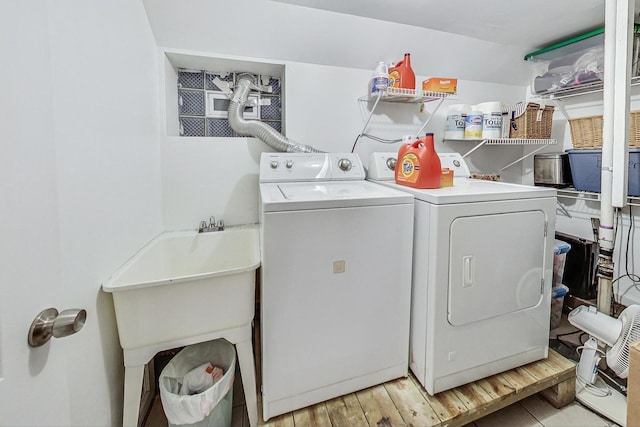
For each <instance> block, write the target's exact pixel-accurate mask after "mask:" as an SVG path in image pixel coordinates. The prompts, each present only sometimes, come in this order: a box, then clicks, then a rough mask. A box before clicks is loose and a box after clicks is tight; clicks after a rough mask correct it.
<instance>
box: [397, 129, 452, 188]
mask: <svg viewBox="0 0 640 427" xmlns="http://www.w3.org/2000/svg"><path fill="white" fill-rule="evenodd" d="M441 176H442V165H441V164H440V157H438V153H436V150H435V147H434V143H433V134H432V133H428V134H427V136H426V137H424V138H423V139H418V140H416V141H415V142H414V143H413V144H411V145H409V146H405V145H404V144H403V146H401V147H400V150H399V151H398V162H397V163H396V170H395V177H396V183H397V184H401V185H406V186H408V187H414V188H439V187H440V178H441Z"/></svg>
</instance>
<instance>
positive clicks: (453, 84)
mask: <svg viewBox="0 0 640 427" xmlns="http://www.w3.org/2000/svg"><path fill="white" fill-rule="evenodd" d="M422 90H424V91H428V92H444V93H457V92H458V79H452V78H449V77H429V78H428V79H426V80H423V81H422Z"/></svg>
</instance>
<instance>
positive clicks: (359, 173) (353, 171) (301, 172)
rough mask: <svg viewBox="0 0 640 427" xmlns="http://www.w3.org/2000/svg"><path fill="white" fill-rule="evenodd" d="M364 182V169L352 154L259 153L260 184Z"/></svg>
mask: <svg viewBox="0 0 640 427" xmlns="http://www.w3.org/2000/svg"><path fill="white" fill-rule="evenodd" d="M364 178H365V173H364V167H363V165H362V162H361V161H360V157H358V155H357V154H355V153H262V156H261V157H260V182H287V181H353V180H363V179H364Z"/></svg>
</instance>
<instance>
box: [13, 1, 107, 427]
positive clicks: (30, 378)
mask: <svg viewBox="0 0 640 427" xmlns="http://www.w3.org/2000/svg"><path fill="white" fill-rule="evenodd" d="M8 3H9V4H7V3H0V52H2V53H3V57H5V58H13V59H16V61H11V60H8V61H6V62H5V63H4V65H3V66H2V67H0V92H1V93H2V97H3V99H4V100H5V101H4V102H0V131H1V132H2V143H0V425H2V426H27V425H28V426H37V425H70V424H71V422H70V415H69V412H70V407H71V404H70V402H69V392H68V390H67V389H68V379H67V377H68V374H67V369H68V368H67V367H66V366H65V365H66V363H65V360H64V359H65V355H66V354H67V352H66V350H67V349H66V348H65V347H66V345H67V344H66V343H64V342H62V340H59V341H57V342H56V343H52V342H50V343H49V344H47V345H45V346H42V347H40V348H38V349H30V348H29V346H28V344H27V332H28V330H29V326H30V324H31V321H32V320H33V318H34V317H35V316H36V315H37V314H38V313H39V312H40V311H41V310H43V309H45V308H47V307H48V305H49V304H51V302H52V301H59V300H62V297H61V296H60V294H61V293H62V292H64V291H63V289H64V286H63V284H62V283H61V266H60V260H59V255H58V254H59V252H60V239H59V235H58V224H59V221H58V201H57V195H56V194H57V188H56V187H57V185H56V158H55V151H54V141H53V136H52V134H53V133H52V123H53V114H52V101H51V98H52V97H51V85H50V84H49V82H48V79H50V76H48V75H47V73H46V72H43V70H47V69H49V64H48V62H49V58H48V53H47V51H46V49H43V48H42V47H43V46H47V45H48V43H49V42H48V40H47V32H46V30H43V29H46V28H47V10H46V8H45V7H43V3H41V2H8ZM25 16H28V17H29V19H28V20H27V19H17V18H16V17H25ZM5 123H7V124H8V125H9V126H7V127H5V126H4V124H5ZM57 308H58V309H61V308H68V307H57ZM51 344H54V345H53V346H52V345H51ZM97 369H104V368H103V367H97Z"/></svg>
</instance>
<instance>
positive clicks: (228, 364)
mask: <svg viewBox="0 0 640 427" xmlns="http://www.w3.org/2000/svg"><path fill="white" fill-rule="evenodd" d="M207 362H210V363H211V364H212V365H214V366H218V367H220V368H222V369H223V370H224V374H223V376H222V378H220V379H219V380H218V381H217V382H215V383H214V384H213V385H211V386H210V387H209V388H207V389H206V390H204V391H202V392H200V393H196V394H180V393H179V391H180V388H181V386H182V382H183V379H184V378H185V375H186V374H187V373H189V372H190V371H192V370H193V369H195V368H197V367H199V366H201V365H202V364H204V363H207ZM235 367H236V350H235V348H234V346H233V344H231V343H229V342H228V341H227V340H224V339H218V340H215V341H208V342H204V343H200V344H194V345H191V346H188V347H185V348H184V349H183V350H181V351H180V352H179V353H178V354H176V355H175V357H174V358H173V359H171V361H170V362H169V363H168V364H167V366H165V368H164V369H163V370H162V372H161V373H160V378H159V381H158V382H159V384H160V399H161V400H162V407H163V409H164V413H165V415H166V417H167V421H168V422H169V426H183V425H189V426H194V427H220V426H231V412H232V404H233V402H232V399H233V379H234V374H235Z"/></svg>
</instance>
